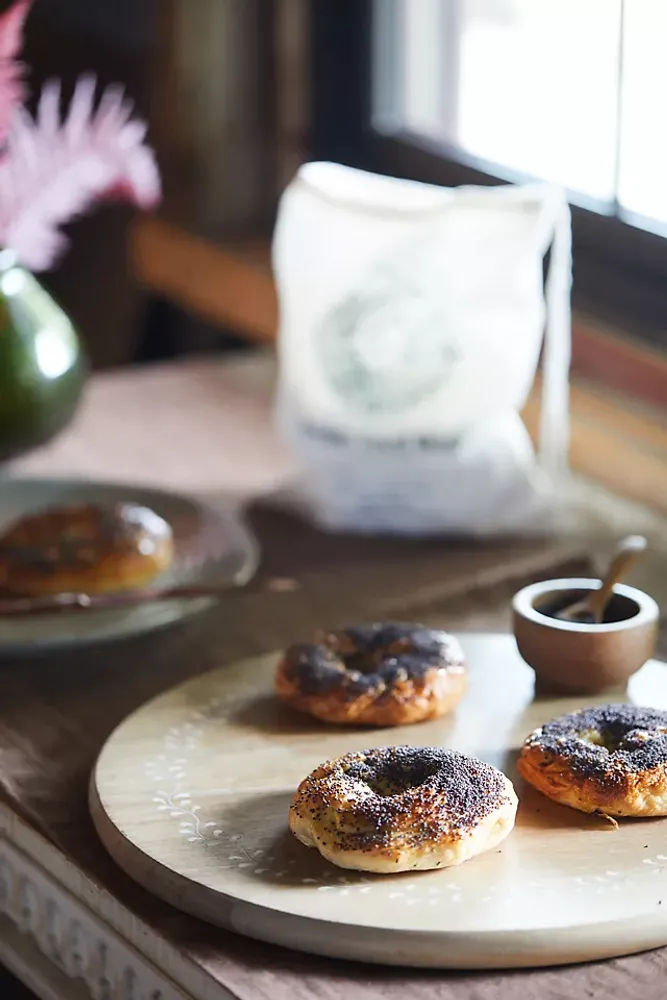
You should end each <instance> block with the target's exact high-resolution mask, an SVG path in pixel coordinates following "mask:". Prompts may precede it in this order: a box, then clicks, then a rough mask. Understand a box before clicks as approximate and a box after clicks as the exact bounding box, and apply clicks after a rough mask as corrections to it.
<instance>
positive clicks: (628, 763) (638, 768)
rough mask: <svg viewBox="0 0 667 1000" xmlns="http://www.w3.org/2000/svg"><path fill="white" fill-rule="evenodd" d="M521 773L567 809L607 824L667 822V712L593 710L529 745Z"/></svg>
mask: <svg viewBox="0 0 667 1000" xmlns="http://www.w3.org/2000/svg"><path fill="white" fill-rule="evenodd" d="M518 770H519V773H520V774H521V776H522V777H524V778H525V779H526V781H528V782H530V784H531V785H533V786H534V787H535V788H537V789H538V791H540V792H542V793H543V794H544V795H548V796H549V798H551V799H554V800H555V801H556V802H560V803H561V804H562V805H566V806H571V807H572V808H573V809H579V810H580V811H581V812H586V813H603V814H605V815H607V816H667V712H660V711H658V710H657V709H653V708H641V707H639V706H636V705H602V706H600V707H598V708H587V709H584V710H582V711H580V712H573V713H572V714H570V715H562V716H560V718H557V719H554V720H553V721H552V722H548V723H547V724H546V725H545V726H541V727H540V728H539V729H536V730H535V731H534V732H532V733H531V734H530V736H528V737H527V739H526V741H525V742H524V744H523V747H522V749H521V754H520V757H519V761H518Z"/></svg>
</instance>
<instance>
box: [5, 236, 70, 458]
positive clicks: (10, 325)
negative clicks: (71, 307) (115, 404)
mask: <svg viewBox="0 0 667 1000" xmlns="http://www.w3.org/2000/svg"><path fill="white" fill-rule="evenodd" d="M86 372H87V364H86V360H85V357H84V352H83V349H82V346H81V342H80V340H79V336H78V334H77V332H76V330H75V328H74V326H73V325H72V323H71V321H70V319H69V318H68V316H67V315H66V314H65V313H64V312H63V310H62V309H61V308H60V306H58V305H57V304H56V303H55V302H54V301H53V299H52V298H51V296H50V295H49V294H48V292H47V291H45V289H44V288H42V286H41V285H40V283H39V282H38V281H37V279H36V278H35V277H34V276H33V275H32V274H30V272H28V271H25V270H24V269H23V268H22V267H20V266H18V265H17V263H16V259H15V257H14V255H13V253H12V252H11V251H9V250H3V251H0V462H3V461H5V460H7V459H9V458H15V457H16V456H18V455H21V454H23V453H25V452H27V451H30V450H32V449H33V448H36V447H37V446H38V445H41V444H44V443H45V442H46V441H48V440H49V439H50V438H52V437H54V436H55V435H56V434H58V433H59V432H60V431H61V430H62V429H63V428H64V427H65V426H66V425H67V424H68V423H69V421H70V420H71V419H72V416H73V415H74V413H75V412H76V409H77V407H78V404H79V400H80V398H81V393H82V390H83V386H84V382H85V379H86Z"/></svg>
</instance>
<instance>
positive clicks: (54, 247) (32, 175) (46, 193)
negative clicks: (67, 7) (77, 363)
mask: <svg viewBox="0 0 667 1000" xmlns="http://www.w3.org/2000/svg"><path fill="white" fill-rule="evenodd" d="M30 3H31V0H17V2H16V3H15V4H14V6H13V7H12V8H10V10H8V11H7V12H6V13H5V14H3V15H2V16H0V143H2V142H3V140H4V156H3V157H2V158H0V247H5V248H11V249H12V250H13V251H14V253H15V254H16V256H17V258H18V259H19V260H20V261H21V262H22V263H23V264H25V265H26V266H27V267H29V268H31V269H32V270H35V271H40V270H45V269H46V268H48V267H50V266H51V265H52V264H53V263H54V261H55V260H56V259H57V257H58V255H59V254H60V253H61V252H62V250H63V248H64V247H65V245H66V240H65V237H64V236H63V234H62V233H61V232H60V228H59V227H60V226H62V225H63V224H65V223H66V222H68V221H69V220H70V219H72V218H74V217H75V216H77V215H80V214H81V213H82V212H85V211H86V210H87V209H88V208H89V207H90V206H91V205H92V203H93V202H95V201H97V200H100V199H102V198H107V199H108V198H119V199H123V200H127V201H131V202H133V203H134V204H136V205H138V206H139V207H140V208H152V207H153V206H154V205H155V204H156V203H157V202H158V201H159V198H160V178H159V174H158V169H157V166H156V163H155V159H154V156H153V153H152V151H151V150H150V149H149V148H148V146H146V145H145V143H144V137H145V134H146V128H145V125H144V124H143V123H142V122H139V121H137V120H136V119H133V118H132V106H131V105H130V104H129V102H128V101H127V100H126V99H125V97H124V96H123V93H122V91H120V90H119V89H118V88H115V87H109V88H107V90H105V91H104V93H103V94H102V96H101V99H100V101H99V102H98V103H97V104H96V103H95V89H96V88H95V80H94V79H92V78H89V77H85V78H83V79H81V80H79V81H78V83H77V85H76V88H75V91H74V96H73V98H72V101H71V104H70V107H69V110H68V111H67V113H66V115H65V117H64V120H62V119H61V110H60V87H59V85H58V84H57V83H50V84H47V85H46V87H45V88H44V90H43V92H42V94H41V97H40V100H39V105H38V109H37V114H36V116H35V118H33V117H32V116H31V115H30V114H29V113H28V111H27V110H26V109H25V108H24V107H23V106H22V100H23V80H22V70H21V66H20V64H19V63H18V62H16V60H15V56H16V54H17V52H18V50H19V49H20V46H21V36H22V29H23V24H24V21H25V18H26V16H27V13H28V10H29V9H30Z"/></svg>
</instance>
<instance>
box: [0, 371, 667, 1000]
mask: <svg viewBox="0 0 667 1000" xmlns="http://www.w3.org/2000/svg"><path fill="white" fill-rule="evenodd" d="M269 406H270V404H269V401H268V397H267V385H266V380H265V378H264V375H263V374H262V372H261V371H260V369H259V368H257V367H255V366H252V365H250V367H248V366H247V365H245V366H242V368H241V369H239V370H237V369H235V368H234V366H231V367H229V366H222V365H220V364H210V363H204V362H199V363H194V364H189V365H176V366H168V365H167V366H163V367H159V368H155V369H146V370H142V371H133V372H129V373H113V374H109V375H104V376H100V377H97V378H96V379H94V380H93V383H92V385H91V390H90V392H89V396H88V399H87V402H86V405H85V407H84V408H83V410H82V412H81V414H80V417H79V418H78V420H77V421H76V422H75V424H74V425H73V427H72V428H71V429H70V430H69V431H68V432H67V433H66V434H65V435H63V437H62V438H61V439H60V440H59V441H58V442H56V443H54V444H53V445H52V446H51V447H49V448H47V449H45V450H43V451H42V452H41V453H36V454H35V455H33V456H30V457H29V458H27V459H25V460H23V461H22V462H20V463H17V465H16V466H15V467H14V469H13V470H12V472H13V473H14V474H20V473H28V472H29V473H31V474H40V473H44V474H49V475H51V474H55V473H59V474H73V473H78V474H83V475H87V476H104V477H105V478H119V479H123V480H125V481H134V482H138V481H142V482H143V483H145V484H156V483H159V484H160V485H167V486H170V487H172V488H178V489H185V490H190V491H197V492H206V493H207V494H208V495H213V494H215V495H216V496H220V495H223V494H232V495H242V496H245V497H248V496H253V495H256V494H257V493H262V492H265V491H266V490H269V489H270V488H271V487H272V486H275V485H276V484H277V483H279V482H281V481H283V480H284V478H285V476H287V475H289V474H290V472H291V465H290V462H289V459H288V457H287V456H286V455H284V453H283V452H282V450H281V447H280V445H279V443H278V442H277V440H276V439H275V437H274V436H273V432H272V431H271V428H270V423H269V412H270V411H269ZM250 521H251V524H252V525H253V527H254V529H255V531H256V533H257V535H258V537H259V539H260V542H261V544H262V549H263V556H264V558H263V564H262V567H261V571H260V575H259V577H258V580H257V581H256V583H255V585H254V587H253V588H252V592H248V593H246V594H239V595H238V596H236V597H234V599H233V600H229V601H228V602H226V603H225V604H224V605H221V606H220V607H219V608H217V609H215V610H214V611H213V612H211V613H208V614H206V615H203V616H201V617H200V618H198V619H197V620H194V621H191V622H189V623H188V624H187V625H183V626H181V627H178V628H173V629H170V630H169V631H168V632H164V633H161V634H159V635H157V634H156V635H154V636H145V637H143V638H140V639H137V640H133V641H132V642H124V643H123V644H122V645H120V644H115V645H113V644H112V645H109V646H107V647H106V648H100V649H86V650H83V649H82V650H79V651H76V652H75V653H70V654H66V655H64V654H60V655H58V656H53V657H43V658H40V659H39V660H35V661H32V662H26V663H18V662H14V663H12V662H8V663H4V664H2V665H1V666H0V693H1V695H2V697H1V698H0V959H1V960H2V961H4V962H5V964H9V965H11V966H12V968H14V969H15V970H16V971H18V972H19V973H20V974H21V978H22V979H24V980H25V981H27V982H28V983H30V984H31V985H32V987H33V988H34V989H36V990H38V991H39V992H40V993H41V995H43V996H49V997H68V998H70V997H71V998H72V1000H74V998H75V997H79V996H82V997H85V996H92V997H96V996H107V995H108V996H113V997H114V1000H116V997H118V998H121V997H122V998H125V997H127V998H132V997H142V1000H143V998H144V997H146V998H147V1000H175V998H178V997H194V998H196V1000H218V998H219V1000H222V998H229V997H232V998H239V1000H260V998H266V1000H268V998H272V1000H273V998H275V1000H281V998H282V997H287V996H289V997H291V998H292V1000H306V998H309V1000H310V998H315V1000H339V998H341V1000H342V998H346V1000H347V998H350V997H354V998H355V1000H357V998H358V1000H376V998H379V997H386V998H389V1000H394V998H396V1000H398V998H399V997H400V998H403V997H405V996H410V997H411V998H414V1000H437V998H452V1000H472V998H484V1000H487V998H489V1000H504V998H510V997H513V996H514V995H515V993H516V992H517V990H520V991H521V992H522V993H524V994H526V995H528V996H534V997H540V998H545V1000H551V998H553V1000H555V998H557V997H558V998H562V997H580V996H587V995H590V996H592V995H593V994H594V993H595V995H597V993H598V991H599V992H600V995H602V994H606V995H607V996H609V997H621V996H630V995H631V993H632V995H633V996H634V994H635V993H636V992H640V993H641V994H642V997H643V1000H651V998H654V997H655V998H656V1000H657V998H658V997H662V996H663V992H664V991H663V983H664V975H665V971H667V953H665V952H662V951H661V952H655V953H652V954H650V955H645V956H637V957H634V958H628V959H619V960H617V961H613V962H607V963H604V964H601V965H595V966H590V967H587V968H576V969H563V970H540V971H535V972H524V973H515V974H513V973H510V974H507V973H506V974H498V975H494V974H484V975H481V974H480V975H476V974H457V975H446V974H442V973H440V974H438V973H428V974H423V973H419V974H418V973H411V972H409V971H401V970H396V969H394V970H389V969H382V968H372V967H360V966H355V965H352V964H346V963H340V962H339V963H337V962H332V961H325V960H322V959H318V958H314V957H309V956H305V955H300V954H298V953H296V952H294V953H292V952H288V951H285V950H281V949H278V948H271V947H269V946H264V945H259V944H257V943H255V942H249V941H246V940H244V939H242V938H239V937H236V936H234V935H232V934H227V933H224V932H221V931H218V930H214V929H212V928H208V927H205V926H204V925H202V924H199V923H198V922H197V921H195V920H192V919H190V918H187V917H185V916H183V915H181V914H180V913H178V912H177V911H176V910H173V909H171V908H170V907H168V906H166V905H164V904H163V903H161V902H159V901H158V900H155V899H153V898H151V897H150V896H149V895H148V894H147V893H145V892H143V891H142V890H140V889H139V888H138V887H137V886H135V885H134V884H133V883H131V882H130V880H129V879H127V878H126V877H124V876H123V875H122V873H120V872H119V870H118V869H117V868H116V867H115V866H114V865H113V863H112V862H111V860H110V859H109V858H108V857H107V856H106V854H105V853H104V851H103V850H102V848H101V845H100V844H99V842H98V841H97V839H96V837H95V835H94V832H93V830H92V827H91V823H90V820H89V817H88V811H87V805H86V786H87V781H88V776H89V772H90V768H91V766H92V764H93V762H94V759H95V756H96V754H97V752H98V751H99V748H100V746H101V745H102V742H103V741H104V739H105V737H106V735H107V734H108V733H109V732H110V731H111V729H112V728H113V727H114V726H115V725H116V724H117V723H118V722H119V721H120V720H121V719H122V718H123V717H124V716H125V715H126V714H127V712H128V711H131V710H132V709H133V708H135V707H137V706H138V705H139V704H141V703H142V702H143V701H144V700H146V699H147V698H149V697H151V696H153V695H154V694H156V693H157V692H159V691H161V690H164V689H166V688H167V687H169V686H171V685H173V684H174V683H177V682H179V681H180V680H182V679H184V678H186V677H189V676H193V675H195V674H198V673H201V672H203V671H204V670H206V669H209V668H211V667H213V666H218V665H222V664H224V663H226V662H231V661H233V660H235V659H239V658H241V657H246V656H250V655H253V654H258V653H262V652H268V651H271V650H273V649H276V648H279V647H280V646H282V645H284V644H285V643H287V642H289V641H292V640H294V639H296V638H298V637H300V636H303V635H308V634H309V633H310V632H311V631H312V630H313V629H314V628H316V627H319V626H321V625H323V624H328V625H331V626H336V625H340V624H343V623H346V622H349V621H351V620H359V619H367V618H370V617H399V616H400V617H403V618H423V619H425V620H427V621H438V622H440V623H441V624H443V625H447V626H449V627H452V628H461V627H471V628H476V629H479V628H484V627H487V628H489V627H490V628H503V627H505V626H506V624H507V619H508V614H507V608H508V600H509V597H510V595H511V593H512V592H513V591H514V590H515V589H516V588H517V587H518V586H520V585H522V584H523V583H524V582H527V581H528V580H530V579H536V578H540V577H545V576H551V575H553V574H554V573H559V574H560V573H573V574H575V573H582V572H586V571H587V570H588V563H587V560H586V557H585V553H583V552H582V546H581V543H578V544H569V543H566V542H553V541H551V542H549V541H541V542H532V543H527V542H524V543H519V542H516V541H506V542H502V543H500V542H499V543H497V544H495V545H484V546H480V545H475V544H472V543H464V542H460V543H457V544H452V543H448V542H444V541H443V542H440V543H420V542H400V541H387V540H373V539H367V540H360V539H349V538H347V539H346V538H338V537H335V536H331V535H323V534H321V533H319V532H317V531H316V530H314V529H313V528H310V527H308V526H307V525H304V524H302V523H301V522H299V521H298V520H296V519H294V518H292V517H289V516H288V515H285V514H279V513H277V512H275V511H274V510H272V509H271V508H270V506H267V505H266V504H265V503H264V504H262V503H255V504H254V505H253V508H252V511H251V516H250ZM276 577H289V578H291V579H292V580H294V581H295V583H296V587H295V589H293V590H291V591H289V592H280V591H278V590H276V589H275V588H274V587H273V586H272V581H273V580H275V578H276ZM56 917H58V919H56ZM59 921H60V922H59ZM54 928H56V929H55V930H54ZM77 934H78V935H79V936H78V937H77V936H76V935H77ZM82 942H83V944H82ZM133 977H134V978H133ZM2 985H3V984H2V982H1V981H0V987H2ZM114 989H115V990H116V993H112V992H111V991H112V990H114ZM49 991H50V992H49ZM5 995H6V994H5V993H4V992H2V991H1V989H0V996H3V997H4V996H5Z"/></svg>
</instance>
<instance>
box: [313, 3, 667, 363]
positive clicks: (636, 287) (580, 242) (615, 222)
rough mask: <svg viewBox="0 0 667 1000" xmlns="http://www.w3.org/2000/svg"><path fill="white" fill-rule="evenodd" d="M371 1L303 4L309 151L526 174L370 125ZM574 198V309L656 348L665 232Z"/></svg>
mask: <svg viewBox="0 0 667 1000" xmlns="http://www.w3.org/2000/svg"><path fill="white" fill-rule="evenodd" d="M385 2H386V0H385ZM373 5H374V4H373V0H314V2H312V3H311V4H310V21H311V45H310V88H311V90H310V116H309V117H310V123H311V128H310V142H309V149H308V154H309V158H311V159H322V160H335V161H337V162H340V163H345V164H347V165H349V166H354V167H358V168H361V169H365V170H372V171H375V172H377V173H384V174H391V175H394V176H400V177H405V178H409V179H413V180H421V181H426V182H430V183H434V184H443V185H445V186H458V185H461V184H482V185H489V184H499V183H507V182H511V181H512V180H515V181H517V180H519V181H520V180H528V179H533V180H534V178H528V177H519V176H518V175H515V174H514V175H513V174H511V173H510V172H509V171H507V172H504V171H503V172H504V174H505V176H500V171H499V172H498V173H495V174H494V173H493V172H492V166H491V165H490V164H487V163H485V162H483V161H481V160H478V159H476V158H474V157H471V156H469V155H467V154H465V153H463V152H461V151H460V150H457V149H454V148H452V147H451V146H448V145H447V144H446V143H442V142H439V141H437V140H435V139H431V138H429V137H427V136H424V135H421V134H416V133H412V132H410V131H408V130H407V129H405V128H401V127H398V126H397V127H395V128H393V129H392V128H389V127H387V126H386V125H385V126H384V127H383V130H382V132H380V131H379V130H378V129H377V128H376V127H374V125H373V122H372V117H373V106H372V100H373V98H372V94H373V73H374V69H373V50H374V43H373ZM577 202H578V203H577V204H573V203H572V202H571V207H572V238H573V256H574V289H573V302H574V306H575V308H577V309H579V310H580V311H581V312H583V313H586V314H589V315H593V316H595V317H596V319H598V320H601V321H602V322H605V321H607V322H612V323H613V324H614V325H615V326H616V327H619V326H620V327H621V328H622V329H623V330H624V331H626V332H627V333H629V334H630V335H631V336H632V337H633V338H635V337H636V338H639V340H640V341H643V342H644V343H645V344H646V343H648V344H651V345H653V346H654V347H659V348H663V349H664V348H665V346H666V345H667V238H665V236H663V235H661V234H660V233H659V232H658V231H656V232H652V231H650V230H648V229H645V228H640V227H639V226H636V225H632V218H633V217H632V216H630V215H627V214H626V216H625V218H622V217H621V216H620V214H616V215H612V214H606V213H605V212H604V211H598V210H597V209H598V208H602V207H603V206H597V205H596V206H595V207H593V203H592V202H588V203H586V202H585V199H579V198H577ZM586 204H587V205H588V207H586ZM614 208H615V210H616V211H618V207H617V206H615V207H614ZM626 220H627V221H626ZM665 233H666V235H667V228H666V230H665Z"/></svg>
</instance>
